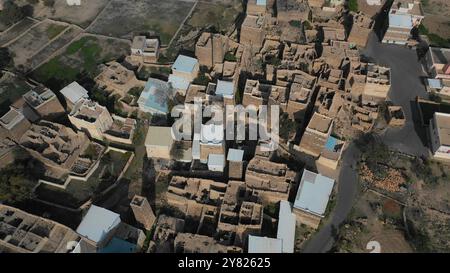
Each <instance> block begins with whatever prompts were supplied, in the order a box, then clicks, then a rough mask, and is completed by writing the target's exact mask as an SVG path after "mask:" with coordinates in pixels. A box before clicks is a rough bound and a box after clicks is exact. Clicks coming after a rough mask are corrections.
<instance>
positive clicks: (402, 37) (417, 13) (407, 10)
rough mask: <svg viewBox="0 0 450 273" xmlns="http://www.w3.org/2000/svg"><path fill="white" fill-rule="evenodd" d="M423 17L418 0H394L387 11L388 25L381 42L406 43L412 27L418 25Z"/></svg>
mask: <svg viewBox="0 0 450 273" xmlns="http://www.w3.org/2000/svg"><path fill="white" fill-rule="evenodd" d="M424 17H425V16H424V13H423V10H422V5H421V3H420V1H419V0H395V1H394V3H392V6H391V9H390V11H389V16H388V23H389V26H388V29H387V30H386V33H385V34H384V37H383V43H389V44H401V45H406V44H407V43H408V40H409V39H410V37H411V30H412V28H413V27H417V26H419V25H420V24H421V23H422V20H423V18H424Z"/></svg>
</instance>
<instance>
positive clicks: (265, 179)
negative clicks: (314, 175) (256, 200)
mask: <svg viewBox="0 0 450 273" xmlns="http://www.w3.org/2000/svg"><path fill="white" fill-rule="evenodd" d="M295 179H296V173H295V172H293V171H291V170H289V169H288V167H287V166H286V165H285V164H281V163H275V162H271V161H269V160H268V159H267V158H263V157H260V156H255V157H254V158H253V159H252V160H250V162H249V163H248V166H247V171H246V173H245V183H246V186H247V188H249V189H251V190H252V194H253V195H254V196H258V197H260V198H262V199H263V200H264V201H267V202H270V203H276V202H279V201H281V200H287V198H288V196H289V191H290V189H291V186H292V185H293V184H295Z"/></svg>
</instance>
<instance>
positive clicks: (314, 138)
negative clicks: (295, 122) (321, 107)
mask: <svg viewBox="0 0 450 273" xmlns="http://www.w3.org/2000/svg"><path fill="white" fill-rule="evenodd" d="M332 129H333V119H331V118H329V117H327V116H324V115H322V114H319V113H317V112H316V113H314V114H313V116H312V118H311V120H310V121H309V123H308V126H307V127H306V129H305V133H304V134H303V136H302V139H301V141H300V145H299V150H300V152H303V153H305V154H307V155H309V156H312V157H314V158H318V157H319V156H320V154H321V152H322V149H323V147H324V146H325V144H326V142H327V140H328V138H329V136H330V135H331V131H332Z"/></svg>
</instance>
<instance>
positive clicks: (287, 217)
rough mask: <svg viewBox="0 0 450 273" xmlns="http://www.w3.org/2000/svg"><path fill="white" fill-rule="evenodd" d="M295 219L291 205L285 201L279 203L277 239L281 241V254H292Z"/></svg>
mask: <svg viewBox="0 0 450 273" xmlns="http://www.w3.org/2000/svg"><path fill="white" fill-rule="evenodd" d="M295 225H296V217H295V214H294V213H293V212H292V205H291V203H289V202H288V201H286V200H281V201H280V210H279V213H278V229H277V239H279V240H281V241H282V249H281V252H283V253H294V244H295Z"/></svg>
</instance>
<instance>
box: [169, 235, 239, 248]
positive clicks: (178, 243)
mask: <svg viewBox="0 0 450 273" xmlns="http://www.w3.org/2000/svg"><path fill="white" fill-rule="evenodd" d="M174 244H175V245H174V252H175V253H242V248H240V247H236V246H225V245H222V244H219V243H218V242H217V241H216V240H214V238H211V237H209V236H204V235H199V234H192V233H178V234H177V237H175V241H174Z"/></svg>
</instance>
